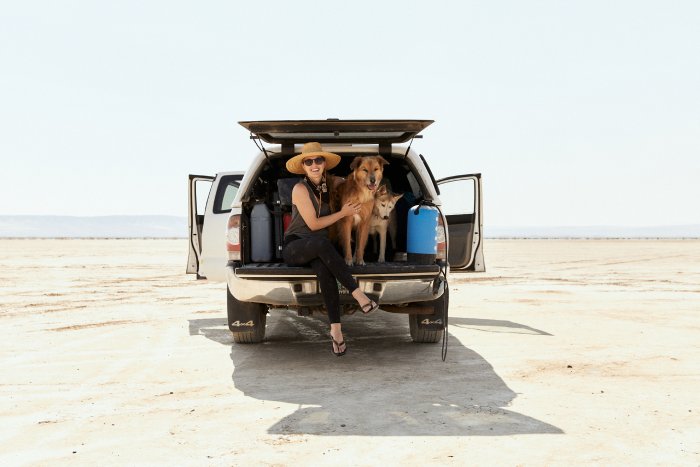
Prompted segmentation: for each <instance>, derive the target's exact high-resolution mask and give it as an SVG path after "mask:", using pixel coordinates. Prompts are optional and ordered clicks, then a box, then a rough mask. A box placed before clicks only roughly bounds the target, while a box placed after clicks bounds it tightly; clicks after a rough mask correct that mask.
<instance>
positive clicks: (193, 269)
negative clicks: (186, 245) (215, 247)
mask: <svg viewBox="0 0 700 467" xmlns="http://www.w3.org/2000/svg"><path fill="white" fill-rule="evenodd" d="M213 180H214V177H209V176H207V175H190V178H189V188H188V194H189V197H188V199H189V215H188V217H187V224H188V226H189V230H190V252H189V254H188V255H187V274H197V277H199V261H200V258H201V255H202V227H203V226H204V209H205V203H206V200H207V199H206V197H204V196H203V195H202V193H208V192H209V189H210V188H211V182H212V181H213ZM204 188H206V191H205V190H204ZM198 193H199V194H200V195H199V198H200V199H199V200H198V196H197V194H198ZM201 198H204V199H203V200H202V199H201Z"/></svg>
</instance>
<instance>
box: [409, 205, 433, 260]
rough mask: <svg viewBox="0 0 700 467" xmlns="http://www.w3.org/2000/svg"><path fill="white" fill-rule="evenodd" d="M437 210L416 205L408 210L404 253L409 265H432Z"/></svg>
mask: <svg viewBox="0 0 700 467" xmlns="http://www.w3.org/2000/svg"><path fill="white" fill-rule="evenodd" d="M437 227H438V210H437V208H436V207H433V206H425V205H416V206H413V207H412V208H411V209H409V210H408V219H407V230H408V232H407V240H406V252H407V253H408V254H407V259H408V262H409V263H417V264H432V263H434V262H435V259H436V257H437Z"/></svg>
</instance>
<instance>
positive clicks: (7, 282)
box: [0, 240, 700, 466]
mask: <svg viewBox="0 0 700 467" xmlns="http://www.w3.org/2000/svg"><path fill="white" fill-rule="evenodd" d="M485 254H486V265H487V268H488V272H487V273H485V274H477V275H471V276H466V275H459V276H458V275H455V276H453V280H452V282H451V289H452V290H451V297H450V298H451V309H450V328H449V329H450V341H449V342H450V346H449V352H448V358H447V362H446V363H443V362H441V360H440V345H439V344H437V345H430V344H424V345H417V344H413V343H411V341H410V338H409V336H408V323H407V319H406V317H405V316H402V315H391V314H388V313H384V312H379V313H375V314H373V315H370V316H367V317H366V316H359V315H354V316H351V317H348V318H346V319H345V321H344V322H345V328H344V329H345V332H346V337H347V340H348V342H349V351H348V354H347V355H346V356H345V357H343V358H336V357H334V356H333V355H332V354H331V353H330V345H329V341H328V339H327V338H326V325H325V321H323V320H322V319H321V318H300V317H296V316H295V315H293V314H292V313H289V312H274V313H273V314H272V315H271V317H269V318H268V329H267V335H268V339H267V341H266V343H264V344H262V345H257V346H241V345H235V344H233V343H232V340H231V338H230V334H229V333H228V330H227V329H226V326H225V324H226V323H225V309H224V306H225V289H224V287H225V285H223V284H220V283H207V282H205V281H196V280H195V279H194V277H192V276H187V275H185V274H184V269H185V262H186V259H187V245H186V242H185V241H184V240H0V265H1V266H2V267H1V268H0V294H1V297H2V300H1V303H0V320H1V321H0V323H1V326H2V327H1V329H2V346H0V362H1V365H2V366H1V368H0V369H1V370H2V373H1V374H2V380H1V384H2V385H1V389H0V391H1V393H0V398H1V400H2V406H1V408H0V414H1V416H2V419H1V420H2V423H0V465H51V466H53V465H62V464H68V463H71V464H75V463H79V464H93V465H94V464H100V465H121V464H151V465H153V464H161V465H253V464H257V465H320V464H326V465H377V464H383V465H399V464H401V465H406V464H408V465H422V464H434V465H445V464H447V465H464V464H470V465H493V464H495V465H571V464H597V465H616V464H617V465H619V464H627V465H639V464H644V465H698V464H699V463H700V417H699V415H700V347H699V345H698V343H699V342H700V319H699V317H698V315H699V314H700V241H690V240H688V241H668V240H665V241H660V240H659V241H634V240H630V241H602V240H591V241H564V240H520V241H506V240H498V241H497V240H491V241H488V242H487V244H486V247H485Z"/></svg>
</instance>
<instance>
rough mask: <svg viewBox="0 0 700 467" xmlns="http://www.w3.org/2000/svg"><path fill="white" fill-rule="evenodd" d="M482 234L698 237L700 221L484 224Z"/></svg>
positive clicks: (548, 236) (518, 236)
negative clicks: (625, 224) (641, 224)
mask: <svg viewBox="0 0 700 467" xmlns="http://www.w3.org/2000/svg"><path fill="white" fill-rule="evenodd" d="M484 237H485V238H700V225H670V226H647V227H623V226H605V225H603V226H573V227H565V226H561V227H533V226H530V227H488V226H485V227H484Z"/></svg>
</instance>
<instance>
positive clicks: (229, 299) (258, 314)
mask: <svg viewBox="0 0 700 467" xmlns="http://www.w3.org/2000/svg"><path fill="white" fill-rule="evenodd" d="M226 289H227V290H226V292H227V293H226V309H227V314H228V328H229V329H230V330H231V331H232V332H254V331H258V330H259V329H260V328H261V327H262V328H264V327H265V321H264V319H263V318H264V317H265V314H266V311H267V307H266V306H265V305H262V304H260V303H247V302H241V301H238V300H236V298H235V297H234V296H233V295H231V291H230V290H228V287H226Z"/></svg>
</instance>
